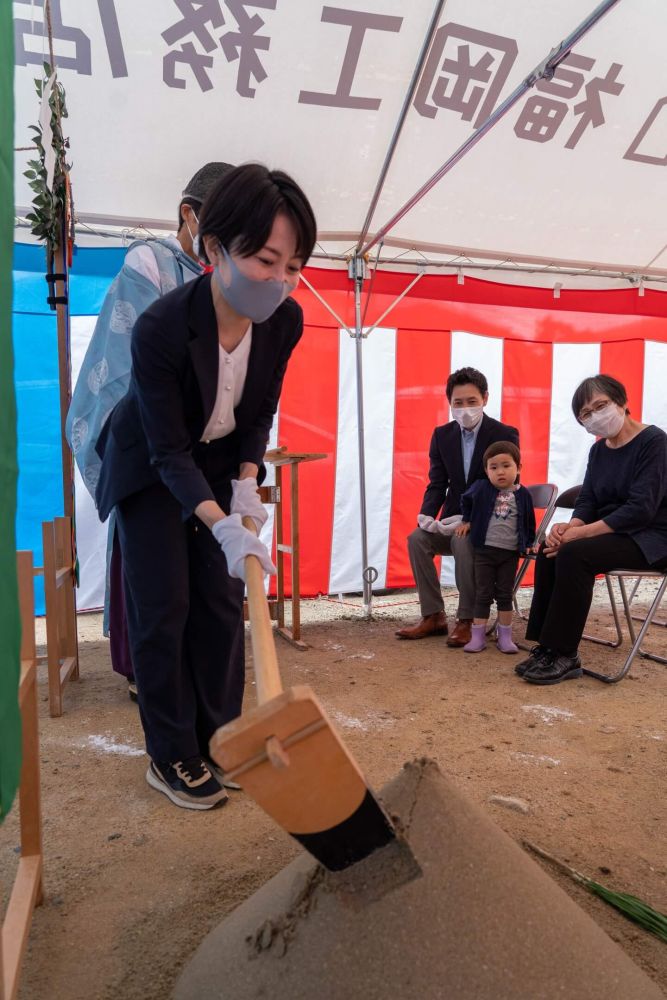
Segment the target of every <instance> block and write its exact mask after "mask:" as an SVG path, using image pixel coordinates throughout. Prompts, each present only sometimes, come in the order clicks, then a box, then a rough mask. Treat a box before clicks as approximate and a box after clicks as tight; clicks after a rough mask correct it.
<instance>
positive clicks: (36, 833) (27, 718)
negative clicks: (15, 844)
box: [0, 552, 43, 1000]
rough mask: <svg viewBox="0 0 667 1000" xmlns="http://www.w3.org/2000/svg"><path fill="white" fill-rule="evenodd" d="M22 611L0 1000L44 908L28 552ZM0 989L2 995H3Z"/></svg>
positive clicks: (21, 571)
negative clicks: (18, 729) (13, 867)
mask: <svg viewBox="0 0 667 1000" xmlns="http://www.w3.org/2000/svg"><path fill="white" fill-rule="evenodd" d="M17 564H18V583H19V605H20V609H21V678H20V682H19V707H20V709H21V725H22V730H23V734H22V754H23V757H22V763H21V783H20V785H19V812H20V822H21V859H20V861H19V867H18V872H17V873H16V879H15V881H14V887H13V889H12V894H11V896H10V897H9V905H8V906H7V912H6V914H5V919H4V921H3V924H2V940H1V945H0V996H2V997H4V1000H16V997H17V996H18V987H19V973H20V971H21V964H22V962H23V956H24V954H25V950H26V948H27V945H28V934H29V932H30V925H31V923H32V914H33V910H34V908H35V907H36V906H39V904H40V903H41V902H42V897H43V883H42V861H43V854H42V816H41V807H40V791H39V731H38V723H37V656H36V649H35V599H34V590H33V586H34V585H33V576H34V570H33V559H32V552H18V553H17ZM3 988H4V993H3Z"/></svg>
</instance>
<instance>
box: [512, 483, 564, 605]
mask: <svg viewBox="0 0 667 1000" xmlns="http://www.w3.org/2000/svg"><path fill="white" fill-rule="evenodd" d="M526 489H527V490H528V492H529V493H530V495H531V497H532V500H533V507H535V509H536V510H543V511H544V513H543V514H542V517H541V519H540V523H539V524H538V525H537V527H536V529H535V544H536V545H540V544H541V542H543V541H544V539H545V538H546V534H547V529H548V527H549V524H550V522H551V518H552V517H553V516H554V511H555V509H556V502H557V498H558V487H557V486H555V485H554V484H553V483H539V484H538V485H537V486H527V487H526ZM534 561H535V555H534V553H532V552H529V553H528V554H527V555H525V556H524V557H523V559H522V560H521V564H520V566H519V568H518V570H517V574H516V577H515V579H514V587H513V589H512V601H513V603H514V610H515V612H516V613H517V614H518V616H519V617H520V618H523V619H524V621H525V620H526V618H527V617H528V616H527V615H524V614H523V612H522V611H520V610H519V605H518V602H517V596H516V595H517V593H518V590H519V587H520V586H521V581H522V580H523V578H524V576H525V575H526V573H527V572H528V567H529V566H530V564H531V562H534Z"/></svg>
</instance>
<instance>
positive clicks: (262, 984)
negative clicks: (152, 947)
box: [174, 761, 662, 1000]
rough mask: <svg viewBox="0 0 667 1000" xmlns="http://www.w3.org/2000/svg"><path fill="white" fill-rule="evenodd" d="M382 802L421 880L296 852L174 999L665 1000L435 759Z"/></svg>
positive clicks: (216, 936)
mask: <svg viewBox="0 0 667 1000" xmlns="http://www.w3.org/2000/svg"><path fill="white" fill-rule="evenodd" d="M383 799H384V801H385V803H386V805H387V808H388V809H389V811H390V812H391V813H392V815H395V816H396V817H398V819H399V821H400V823H401V825H402V827H403V829H404V830H405V834H406V837H407V840H408V842H409V844H410V847H411V849H412V851H413V853H414V856H415V858H416V859H417V861H418V863H419V865H420V867H421V876H419V877H417V878H414V879H412V880H411V881H409V882H405V881H402V879H401V875H400V873H399V874H398V875H397V868H396V858H395V855H394V854H392V852H390V851H389V852H387V854H383V855H382V856H380V855H379V854H376V855H375V856H374V858H373V859H372V861H369V862H362V863H361V864H359V865H356V866H354V868H353V869H349V870H348V872H346V873H341V874H340V875H335V876H334V875H330V874H328V873H325V872H324V871H323V870H322V869H321V868H319V866H317V865H316V864H314V862H313V861H312V860H310V859H309V858H308V857H307V856H303V857H300V858H298V859H297V860H296V861H295V862H293V863H292V864H291V865H289V866H288V867H287V868H285V869H284V870H283V871H282V872H280V873H279V874H278V875H277V876H276V877H275V878H273V879H271V881H270V882H268V883H267V884H266V885H265V886H264V887H263V888H262V889H260V890H259V892H257V893H255V895H253V896H252V897H251V898H250V899H248V900H247V901H246V902H245V903H243V904H242V905H241V906H240V907H239V908H238V909H237V910H235V911H234V912H233V913H232V914H231V916H230V917H228V918H227V919H226V920H225V921H224V922H223V923H222V924H221V925H220V926H219V927H218V928H216V929H215V930H214V931H212V932H211V933H210V934H209V935H208V937H207V938H206V939H205V941H204V942H203V944H202V945H201V947H200V948H199V950H198V951H197V952H196V954H195V955H194V957H193V958H192V960H191V961H190V963H189V965H188V966H186V968H185V970H184V972H183V973H182V975H181V978H180V979H179V981H178V983H177V986H176V990H175V994H174V997H175V1000H217V998H219V1000H259V998H263V1000H268V998H271V1000H351V998H362V997H363V998H364V1000H388V998H391V1000H417V998H418V1000H556V998H558V1000H563V998H564V997H567V998H568V1000H662V993H661V991H660V990H659V988H658V987H657V986H656V985H655V984H654V983H653V982H652V981H651V980H650V979H648V978H647V977H646V976H645V975H644V973H643V972H642V971H641V970H640V969H639V968H637V966H635V965H634V963H633V962H632V961H631V960H630V959H629V958H628V957H627V955H625V953H624V952H623V951H622V950H621V949H620V948H619V947H618V946H617V945H616V944H614V942H613V941H611V939H610V938H608V937H607V935H606V934H604V932H603V931H602V930H601V929H600V928H599V927H598V926H597V924H595V923H594V921H592V920H591V919H590V918H589V917H588V916H587V915H586V914H585V913H584V912H583V911H582V910H581V909H580V908H579V907H578V906H577V905H576V904H575V903H574V902H573V901H572V900H571V899H570V898H569V897H568V896H567V895H566V894H565V893H564V892H563V891H562V890H561V889H560V887H559V886H558V885H557V884H556V883H555V882H554V881H552V879H550V878H549V876H548V875H547V874H546V873H545V872H544V871H543V870H542V869H541V868H540V867H539V866H538V865H537V864H536V863H535V862H534V861H533V860H532V859H531V858H529V857H528V856H527V855H526V854H525V853H524V852H523V851H522V850H521V848H520V847H518V846H517V844H516V843H515V842H514V841H513V840H511V838H509V837H508V836H507V835H506V834H505V833H503V832H502V831H501V830H500V829H499V827H497V826H496V825H495V823H494V822H493V821H492V820H491V819H490V818H489V817H488V816H487V815H486V813H484V812H483V811H482V810H481V809H480V808H479V807H478V806H476V805H475V804H474V803H473V802H471V801H470V800H469V799H468V798H467V797H466V796H465V795H464V794H463V793H462V792H461V791H460V790H459V789H457V788H456V787H455V786H454V785H453V784H451V783H450V782H449V781H448V780H447V779H446V778H445V777H444V776H443V775H442V774H441V773H440V771H439V770H438V768H437V766H436V765H435V764H433V763H430V762H428V761H422V762H419V763H414V764H410V765H407V766H406V767H405V769H404V770H403V771H402V773H401V774H400V775H399V776H398V777H397V778H396V779H395V780H394V781H393V782H392V783H391V784H390V785H389V786H388V787H387V788H386V789H385V791H384V793H383ZM398 869H400V865H399V866H398Z"/></svg>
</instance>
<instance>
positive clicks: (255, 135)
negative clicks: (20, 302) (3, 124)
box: [14, 0, 667, 278]
mask: <svg viewBox="0 0 667 1000" xmlns="http://www.w3.org/2000/svg"><path fill="white" fill-rule="evenodd" d="M42 6H43V3H42V0H36V2H33V0H20V2H15V4H14V9H15V18H16V21H15V24H16V61H17V70H16V145H17V146H18V147H22V146H26V145H28V144H29V142H30V136H31V133H29V132H28V130H27V127H28V125H29V124H31V123H33V122H34V121H35V119H36V116H37V109H36V99H35V94H34V86H33V83H32V80H33V77H35V76H37V75H39V72H40V70H39V66H38V65H36V64H35V63H37V64H41V61H42V58H43V55H44V53H46V54H48V45H46V44H45V41H44V38H43V35H44V24H43V21H44V18H43V10H42ZM591 7H592V3H591ZM51 8H52V28H53V35H54V46H55V53H56V59H57V62H58V64H59V69H60V78H61V80H62V82H63V83H64V85H65V87H66V91H67V99H68V105H69V110H70V122H69V123H68V126H67V131H68V133H69V135H70V139H71V159H72V163H73V171H72V179H73V185H74V192H75V198H76V208H77V214H78V216H79V218H80V219H83V220H87V221H88V222H89V223H91V224H97V225H111V224H116V225H121V226H127V227H135V226H138V225H141V224H143V225H146V226H147V227H149V228H169V227H172V226H173V220H174V215H175V207H176V204H177V202H178V197H179V194H180V190H181V185H182V184H183V183H185V180H186V179H187V178H188V177H189V176H190V175H191V174H192V173H194V171H195V170H196V169H197V168H198V167H199V166H200V165H201V164H202V163H203V162H205V161H207V160H211V159H226V160H228V161H230V162H233V163H240V162H244V161H247V160H258V161H262V162H266V163H267V164H269V165H272V166H280V167H282V168H284V169H286V170H287V171H289V172H291V173H292V174H294V176H295V177H296V178H297V179H298V180H299V181H300V182H301V183H302V185H303V187H304V188H305V190H306V191H307V192H308V194H309V195H310V197H311V198H312V201H313V203H314V207H315V210H316V214H317V218H318V222H319V228H320V234H321V244H322V248H323V250H324V252H325V253H331V254H333V253H336V252H337V253H344V252H345V251H349V249H350V248H353V247H354V246H355V245H356V244H357V241H358V239H359V235H360V233H361V232H362V230H363V228H364V222H365V220H366V217H367V214H368V210H369V206H370V204H371V201H372V198H373V193H374V191H375V190H376V187H377V184H378V179H379V177H380V174H381V171H382V167H383V164H384V162H385V158H386V154H387V151H388V149H389V147H390V144H391V140H392V136H394V134H395V131H396V128H397V123H398V122H399V121H401V111H402V108H403V106H404V104H405V103H406V97H407V95H408V94H409V93H410V84H411V80H412V78H413V75H414V74H415V70H416V69H417V68H418V67H419V66H420V57H423V59H422V61H421V69H420V70H419V72H418V73H417V75H416V78H415V81H414V82H415V87H414V93H413V96H412V99H411V100H410V102H409V105H408V108H407V114H406V116H405V120H404V122H403V124H402V129H401V131H400V136H399V138H398V142H397V144H396V148H395V152H394V155H393V157H392V159H391V163H390V165H389V170H388V173H387V176H386V182H385V183H384V186H383V188H382V191H381V193H380V197H379V200H378V203H377V207H376V210H375V212H374V213H373V218H372V219H371V220H370V233H371V234H372V233H373V232H375V231H377V230H378V229H380V228H381V227H382V226H383V225H384V224H385V223H386V222H387V221H388V220H389V219H391V217H392V216H393V215H394V213H395V212H396V211H397V210H398V209H400V207H401V206H402V205H404V204H405V203H406V202H408V200H409V199H410V198H411V197H412V196H413V195H414V193H415V191H416V190H418V189H419V188H420V187H421V185H422V184H424V182H426V181H427V180H428V178H429V177H431V176H432V175H433V174H434V173H435V172H436V171H437V170H438V169H439V168H440V167H441V166H442V164H443V163H445V162H446V161H447V159H448V158H449V157H450V156H451V155H452V154H453V153H454V152H455V151H456V150H457V149H458V148H459V147H460V146H461V145H462V143H464V142H465V141H466V140H467V139H468V138H469V137H470V136H471V134H472V132H473V131H474V130H475V129H476V128H479V126H480V125H482V123H483V122H484V121H485V120H486V119H487V118H488V116H489V115H490V114H491V113H492V112H493V110H494V109H495V108H497V107H498V106H499V105H500V104H501V102H502V101H504V100H505V98H506V97H507V96H508V95H509V94H511V93H512V91H513V90H514V89H515V88H516V87H517V86H518V85H519V84H520V83H521V81H522V80H524V79H525V78H526V76H527V75H528V74H530V73H531V72H532V71H533V70H534V69H535V67H536V65H538V64H539V63H541V62H542V61H543V60H544V59H545V58H546V57H547V56H548V55H549V53H550V52H551V51H552V50H553V49H554V48H555V47H556V46H558V45H559V44H560V42H561V40H562V39H564V38H565V37H567V36H568V35H569V34H570V33H571V32H572V31H573V30H574V29H575V28H576V27H577V25H579V24H580V23H581V22H582V20H583V19H584V18H585V17H586V16H587V15H588V14H590V10H589V9H588V8H587V6H582V4H581V2H580V0H559V2H558V3H554V2H552V0H549V2H547V0H536V2H533V3H531V4H527V3H525V0H504V2H503V3H498V2H497V0H445V2H442V0H440V2H438V3H435V2H431V0H429V2H426V0H422V2H420V3H412V4H406V3H404V2H403V0H348V2H347V4H346V5H345V6H344V7H339V6H334V5H333V4H324V3H321V2H313V0H254V2H245V0H244V2H242V0H224V2H223V0H207V2H206V3H201V2H196V3H195V2H192V0H173V2H169V3H167V2H165V0H142V3H141V4H137V3H135V2H133V0H98V3H97V4H92V3H89V2H83V0H60V2H58V3H57V2H55V0H52V4H51ZM434 22H435V23H434ZM436 27H437V30H432V29H435V28H436ZM666 36H667V7H666V6H665V4H664V3H663V2H662V0H619V2H617V3H616V4H615V6H613V7H612V8H611V10H610V11H609V12H608V13H606V14H605V16H604V17H603V18H602V19H601V20H600V21H599V22H598V23H597V24H595V25H594V27H592V29H591V30H590V32H588V33H587V34H586V35H585V37H584V38H583V39H582V40H581V41H580V42H579V43H578V44H577V45H576V46H575V47H574V50H573V53H572V55H570V56H569V57H568V59H567V61H566V62H565V63H564V64H562V65H561V66H560V67H559V68H558V69H557V71H556V76H555V78H554V79H553V80H552V81H540V82H538V84H537V85H536V86H535V87H533V88H531V89H530V90H529V91H528V94H527V96H524V97H522V98H521V99H520V100H519V101H518V102H517V104H516V105H515V106H514V107H513V108H512V109H511V110H510V111H509V112H508V113H507V114H506V115H505V116H504V117H502V119H501V120H500V121H498V123H497V124H495V125H494V127H493V128H492V129H491V130H490V131H489V132H488V133H487V134H486V135H484V136H483V138H482V139H481V140H480V141H479V142H478V143H477V145H476V146H475V147H474V148H473V149H472V150H471V151H470V152H469V153H468V154H467V155H466V156H465V158H464V162H463V163H459V164H457V165H456V166H455V167H454V168H453V169H452V171H451V173H449V174H448V175H447V176H446V178H444V179H443V180H442V181H441V182H440V183H439V184H437V185H436V186H435V187H434V188H433V189H432V190H431V191H430V192H429V193H428V194H427V195H426V196H425V197H424V198H423V199H422V200H421V201H420V202H419V203H418V204H417V205H416V206H415V207H414V208H412V209H411V210H410V211H409V212H408V213H407V214H406V215H405V217H403V218H402V219H401V220H400V221H399V222H398V223H397V224H396V225H395V226H394V227H393V228H392V229H391V230H390V232H389V233H388V234H387V235H386V237H385V239H384V246H383V250H382V254H383V259H386V260H390V259H393V258H395V257H396V256H397V254H398V253H399V252H402V251H408V253H407V255H406V256H408V257H409V258H410V259H414V260H418V259H420V258H421V255H426V256H427V257H428V258H429V259H430V260H433V261H440V262H441V263H442V262H443V261H448V260H453V261H455V262H463V263H466V262H471V263H474V262H475V261H481V262H487V263H489V262H490V261H501V262H502V261H511V262H516V263H521V262H524V263H532V264H535V265H540V264H542V265H543V264H552V263H554V264H556V265H557V266H562V267H575V268H578V269H584V270H588V269H589V268H593V269H597V270H604V271H609V272H618V273H629V274H635V275H636V276H638V277H639V276H647V277H648V276H654V277H656V278H664V277H667V247H666V244H667V235H666V233H667V225H666V222H667V169H666V168H667V79H666V78H665V73H664V65H665V63H664V52H663V48H664V39H665V37H666ZM30 60H32V62H31V61H30ZM24 155H25V157H26V158H27V157H28V154H24ZM22 169H23V161H22V159H21V156H20V155H19V156H17V172H18V175H19V176H18V178H17V204H18V206H23V207H22V208H21V207H19V208H18V209H17V211H18V214H23V212H24V211H25V206H27V205H28V204H29V200H30V198H29V190H28V188H27V186H26V184H25V181H24V180H23V178H22V177H21V176H20V175H21V171H22ZM410 251H413V252H410Z"/></svg>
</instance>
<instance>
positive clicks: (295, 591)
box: [290, 462, 301, 643]
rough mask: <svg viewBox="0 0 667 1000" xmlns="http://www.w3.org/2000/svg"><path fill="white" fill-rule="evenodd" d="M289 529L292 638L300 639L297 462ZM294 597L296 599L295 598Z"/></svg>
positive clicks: (292, 480)
mask: <svg viewBox="0 0 667 1000" xmlns="http://www.w3.org/2000/svg"><path fill="white" fill-rule="evenodd" d="M290 529H291V541H292V640H293V641H294V642H295V643H298V642H300V640H301V573H300V567H299V463H298V462H295V463H294V464H293V465H291V466H290ZM295 597H296V599H295Z"/></svg>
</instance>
